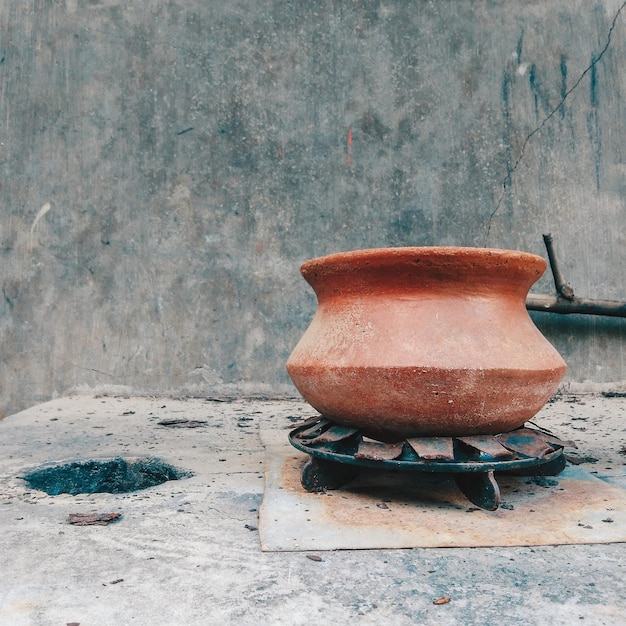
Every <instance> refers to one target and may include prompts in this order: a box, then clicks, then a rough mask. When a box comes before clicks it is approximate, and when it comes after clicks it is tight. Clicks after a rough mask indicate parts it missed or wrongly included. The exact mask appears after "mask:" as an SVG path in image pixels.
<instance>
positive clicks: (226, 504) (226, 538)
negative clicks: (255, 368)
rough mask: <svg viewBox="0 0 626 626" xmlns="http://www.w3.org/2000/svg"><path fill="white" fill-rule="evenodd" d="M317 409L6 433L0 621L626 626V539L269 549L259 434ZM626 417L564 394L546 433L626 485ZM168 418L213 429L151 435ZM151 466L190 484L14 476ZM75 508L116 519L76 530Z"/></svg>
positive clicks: (53, 419)
mask: <svg viewBox="0 0 626 626" xmlns="http://www.w3.org/2000/svg"><path fill="white" fill-rule="evenodd" d="M310 413H311V411H310V409H309V407H307V405H305V404H304V403H301V402H286V401H282V402H278V401H273V402H260V401H253V402H250V401H234V402H219V401H204V400H187V401H185V400H180V399H179V400H174V399H172V398H133V397H126V398H122V397H95V398H94V397H89V396H77V397H71V398H62V399H58V400H54V401H51V402H48V403H45V404H42V405H39V406H36V407H33V408H31V409H28V410H27V411H24V412H22V413H19V414H17V415H13V416H11V417H9V418H6V419H5V420H3V421H1V422H0V485H1V486H0V554H1V555H2V574H3V575H2V576H1V577H0V623H2V624H11V626H23V625H24V626H26V625H28V626H57V625H58V624H68V623H79V624H81V625H83V626H87V625H88V626H100V625H107V626H108V625H117V624H130V623H132V624H138V625H146V626H147V625H161V624H163V625H167V626H169V625H173V624H185V625H189V626H196V625H198V626H200V625H205V624H210V625H212V624H242V625H254V624H272V625H273V624H286V625H289V626H292V625H296V624H311V623H319V624H331V623H337V624H351V623H355V624H394V625H395V624H397V625H399V626H409V625H413V624H429V625H430V624H432V625H435V624H437V625H444V626H446V625H450V626H452V625H457V624H463V625H468V626H474V625H475V626H483V625H494V626H495V625H499V624H529V625H531V626H535V625H544V624H545V625H550V626H552V625H564V626H570V625H571V624H573V623H577V624H593V625H594V626H596V625H603V624H604V625H611V626H618V625H619V626H621V625H622V624H623V623H624V614H626V576H624V568H625V567H626V565H625V564H626V544H623V543H621V544H610V545H576V546H548V547H545V546H544V547H534V548H466V549H412V550H357V551H350V550H348V551H336V552H314V553H310V552H288V553H285V552H278V553H263V552H261V551H260V547H259V537H258V532H257V530H256V528H257V527H258V521H257V514H258V509H259V506H260V504H261V498H262V494H263V470H264V467H265V465H264V456H263V450H262V446H261V443H260V440H259V429H260V428H261V427H265V428H276V429H283V430H284V433H285V436H287V433H288V429H289V427H290V426H293V424H294V422H298V421H300V420H301V419H302V418H303V417H308V416H309V415H310ZM625 413H626V400H625V399H624V398H606V397H599V396H592V395H589V396H563V397H561V399H560V400H558V401H556V402H553V403H551V404H549V405H548V406H547V407H546V408H545V409H544V410H543V411H542V413H541V415H540V416H539V418H538V420H537V421H538V422H539V423H540V424H541V425H542V426H544V427H551V429H552V430H554V431H555V432H557V433H558V434H559V435H561V436H563V437H567V438H574V439H576V440H577V441H578V443H579V449H578V450H577V451H576V452H575V454H572V457H571V458H574V459H575V461H576V463H580V464H581V467H584V468H586V469H588V470H589V471H592V472H595V473H597V475H598V476H600V477H602V478H604V479H605V480H610V481H611V482H613V483H614V484H617V485H620V484H621V485H622V486H626V482H625V481H626V471H625V470H626V464H625V463H626V457H624V455H623V453H624V435H625V433H626V431H625V428H624V416H625ZM171 419H189V420H197V421H203V422H204V425H203V426H200V427H198V428H168V427H164V426H159V425H158V422H159V421H164V420H171ZM146 455H149V456H157V457H159V458H162V459H163V460H164V461H166V462H168V463H170V464H172V465H176V466H178V467H181V468H183V469H186V470H190V471H192V472H193V473H194V476H193V477H192V478H188V479H184V480H180V481H170V482H167V483H163V484H162V485H159V486H156V487H152V488H150V489H146V490H143V491H135V492H132V493H126V494H92V495H87V494H85V495H77V496H69V495H59V496H47V495H46V494H44V493H43V492H40V491H35V490H32V489H28V488H26V486H25V484H24V483H23V481H22V480H20V478H19V476H21V475H23V474H24V472H25V471H27V470H28V469H31V468H33V467H37V466H39V465H40V464H43V463H56V462H60V461H66V460H85V459H91V458H108V457H111V456H122V457H131V456H146ZM625 493H626V492H625ZM320 497H321V498H324V497H326V496H324V495H323V494H321V495H320ZM71 513H121V514H122V517H121V518H120V519H119V520H118V521H117V522H115V523H112V524H109V525H108V526H83V527H81V526H74V525H70V524H69V523H68V522H67V518H68V516H69V514H71ZM309 556H314V557H315V559H316V560H313V559H311V558H309ZM444 597H449V598H450V601H449V602H448V603H446V604H441V605H437V604H434V603H433V602H434V601H435V600H437V599H439V598H444Z"/></svg>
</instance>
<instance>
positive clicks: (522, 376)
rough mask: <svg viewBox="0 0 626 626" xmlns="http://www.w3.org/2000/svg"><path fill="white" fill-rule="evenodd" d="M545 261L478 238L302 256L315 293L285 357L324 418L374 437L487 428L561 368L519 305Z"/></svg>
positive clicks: (521, 418)
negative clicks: (468, 242)
mask: <svg viewBox="0 0 626 626" xmlns="http://www.w3.org/2000/svg"><path fill="white" fill-rule="evenodd" d="M545 268H546V262H545V261H544V260H543V259H542V258H541V257H538V256H535V255H532V254H527V253H523V252H516V251H509V250H492V249H484V248H457V247H431V248H380V249H371V250H358V251H352V252H345V253H339V254H333V255H329V256H326V257H321V258H318V259H313V260H310V261H307V262H306V263H304V265H302V267H301V272H302V275H303V276H304V278H305V280H306V281H307V282H308V283H309V284H310V285H311V287H313V290H314V291H315V294H316V296H317V300H318V306H317V310H316V312H315V316H314V318H313V320H312V322H311V324H310V326H309V327H308V329H307V330H306V332H305V333H304V335H303V336H302V338H301V340H300V341H299V343H298V344H297V346H296V347H295V349H294V350H293V352H292V354H291V356H290V357H289V360H288V361H287V371H288V373H289V375H290V377H291V379H292V381H293V383H294V384H295V386H296V388H297V389H298V391H299V392H300V393H301V394H302V396H303V397H304V399H305V400H307V401H308V402H309V403H310V404H311V405H312V406H313V407H314V408H315V409H317V411H319V412H320V413H321V414H322V415H324V416H325V417H327V418H329V419H330V420H332V421H334V422H337V423H338V424H342V425H346V426H354V427H357V428H361V429H363V430H364V432H365V433H366V434H369V435H370V436H372V437H374V438H377V439H381V440H384V441H394V440H400V439H404V438H408V437H421V436H445V435H472V434H497V433H501V432H507V431H510V430H513V429H514V428H517V427H519V426H521V425H522V424H524V422H526V421H528V420H529V419H530V418H532V417H533V415H535V414H536V413H537V412H538V411H539V409H541V407H542V406H543V405H544V404H545V402H546V401H547V400H548V399H549V398H550V396H551V395H552V394H553V393H554V392H555V391H556V388H557V386H558V384H559V382H560V381H561V379H562V378H563V375H564V374H565V370H566V365H565V362H564V361H563V359H562V358H561V357H560V355H559V354H558V352H557V351H556V350H555V349H554V348H553V347H552V345H551V344H550V343H549V342H548V341H547V340H546V339H545V337H544V336H543V335H542V334H541V333H540V332H539V330H538V329H537V327H536V326H535V325H534V324H533V322H532V320H531V319H530V317H529V315H528V312H527V310H526V306H525V301H526V296H527V294H528V290H529V289H530V287H531V286H532V284H533V283H534V282H535V281H536V280H537V279H538V278H539V277H540V276H541V275H542V274H543V272H544V271H545Z"/></svg>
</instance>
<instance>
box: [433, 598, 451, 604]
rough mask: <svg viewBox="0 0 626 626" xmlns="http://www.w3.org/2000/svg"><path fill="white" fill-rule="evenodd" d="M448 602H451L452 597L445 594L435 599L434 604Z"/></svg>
mask: <svg viewBox="0 0 626 626" xmlns="http://www.w3.org/2000/svg"><path fill="white" fill-rule="evenodd" d="M448 602H450V598H449V597H448V596H443V597H442V598H437V599H436V600H433V604H448Z"/></svg>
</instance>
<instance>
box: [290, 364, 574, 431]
mask: <svg viewBox="0 0 626 626" xmlns="http://www.w3.org/2000/svg"><path fill="white" fill-rule="evenodd" d="M289 369H290V371H289V374H290V375H291V377H292V380H294V381H296V386H297V388H298V391H299V392H300V393H301V394H302V395H303V396H304V397H305V398H306V399H307V401H308V402H309V404H311V406H313V407H314V408H315V409H316V410H317V411H319V413H321V414H322V415H323V416H324V417H326V418H327V419H329V420H331V421H332V422H335V423H337V424H341V425H343V426H349V427H353V428H360V429H362V430H363V431H364V433H366V434H367V435H368V436H370V437H372V438H373V439H378V440H380V441H388V442H389V441H399V440H401V439H405V438H408V437H441V436H449V435H479V434H480V435H497V434H499V433H503V432H508V431H511V430H514V429H515V428H518V427H520V426H522V425H523V424H524V423H525V422H527V421H528V420H530V419H531V418H532V417H534V415H535V414H536V413H537V412H539V410H540V409H541V407H543V405H544V404H545V403H546V402H547V401H548V400H549V399H550V397H551V395H552V393H553V392H554V389H555V387H556V385H557V384H558V382H559V381H560V380H561V378H562V376H563V373H564V371H565V367H560V368H554V369H550V370H530V371H529V370H502V369H496V370H484V369H469V368H468V369H456V370H447V369H441V368H416V367H406V368H389V367H365V368H358V367H355V368H336V367H323V368H318V367H315V366H310V367H306V366H304V367H294V366H292V367H291V368H289Z"/></svg>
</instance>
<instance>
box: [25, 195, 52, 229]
mask: <svg viewBox="0 0 626 626" xmlns="http://www.w3.org/2000/svg"><path fill="white" fill-rule="evenodd" d="M51 208H52V207H51V206H50V203H49V202H46V203H45V204H44V205H43V206H42V207H41V209H39V211H38V212H37V215H36V216H35V221H34V222H33V225H32V226H31V227H30V234H31V235H32V234H33V231H34V230H35V226H37V222H38V221H39V220H40V219H41V218H42V217H43V216H44V215H45V214H46V213H47V212H48V211H49V210H50V209H51Z"/></svg>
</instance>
